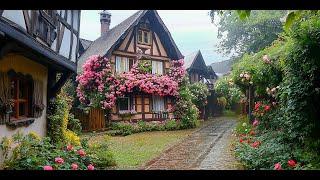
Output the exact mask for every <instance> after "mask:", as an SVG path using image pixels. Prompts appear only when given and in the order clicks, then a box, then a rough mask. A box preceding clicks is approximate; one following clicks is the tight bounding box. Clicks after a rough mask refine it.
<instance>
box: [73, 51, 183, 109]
mask: <svg viewBox="0 0 320 180" xmlns="http://www.w3.org/2000/svg"><path fill="white" fill-rule="evenodd" d="M170 63H171V69H170V70H169V73H168V74H167V75H166V74H164V75H157V74H151V73H150V72H149V70H150V66H151V63H145V62H144V61H142V60H138V61H137V62H136V63H135V64H133V66H132V68H131V69H130V71H128V72H124V73H121V74H117V75H114V74H113V73H112V71H111V62H110V60H108V59H107V58H103V57H101V56H97V55H94V56H91V57H89V59H88V60H87V61H86V63H85V64H84V65H83V73H81V74H80V75H78V76H77V82H78V83H79V85H78V87H77V96H78V97H79V100H80V102H81V103H82V104H84V105H86V106H89V107H101V108H103V109H111V108H112V107H113V106H114V105H115V102H116V98H117V97H119V96H123V95H125V94H126V93H130V92H133V91H142V92H144V93H148V94H157V95H160V96H174V97H176V96H178V95H179V93H178V89H179V83H180V82H181V79H182V78H183V77H184V75H185V70H184V68H183V63H184V60H183V59H180V60H174V61H171V62H170Z"/></svg>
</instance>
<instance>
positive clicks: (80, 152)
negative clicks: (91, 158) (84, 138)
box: [78, 149, 86, 157]
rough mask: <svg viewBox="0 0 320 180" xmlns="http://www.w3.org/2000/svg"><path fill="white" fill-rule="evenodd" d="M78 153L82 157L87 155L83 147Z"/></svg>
mask: <svg viewBox="0 0 320 180" xmlns="http://www.w3.org/2000/svg"><path fill="white" fill-rule="evenodd" d="M78 154H79V155H80V156H81V157H84V156H85V155H86V152H84V150H83V149H80V150H78Z"/></svg>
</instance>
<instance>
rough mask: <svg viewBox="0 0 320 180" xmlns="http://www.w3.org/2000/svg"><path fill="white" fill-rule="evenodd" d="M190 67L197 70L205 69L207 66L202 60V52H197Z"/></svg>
mask: <svg viewBox="0 0 320 180" xmlns="http://www.w3.org/2000/svg"><path fill="white" fill-rule="evenodd" d="M190 69H197V70H206V69H207V66H206V64H205V62H204V59H203V57H202V54H201V53H200V54H198V56H197V57H196V59H195V60H194V62H193V64H192V66H191V67H190Z"/></svg>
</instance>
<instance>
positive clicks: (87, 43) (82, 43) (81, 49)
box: [79, 38, 92, 56]
mask: <svg viewBox="0 0 320 180" xmlns="http://www.w3.org/2000/svg"><path fill="white" fill-rule="evenodd" d="M91 43H92V41H90V40H87V39H82V38H80V41H79V56H81V55H82V54H83V53H84V52H85V51H86V50H87V49H88V47H89V46H90V45H91Z"/></svg>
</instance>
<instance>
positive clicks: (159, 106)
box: [152, 95, 164, 112]
mask: <svg viewBox="0 0 320 180" xmlns="http://www.w3.org/2000/svg"><path fill="white" fill-rule="evenodd" d="M152 107H153V111H155V112H158V111H164V99H163V97H161V96H156V95H154V96H152Z"/></svg>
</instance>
